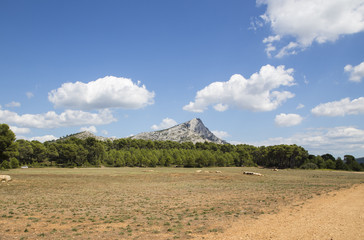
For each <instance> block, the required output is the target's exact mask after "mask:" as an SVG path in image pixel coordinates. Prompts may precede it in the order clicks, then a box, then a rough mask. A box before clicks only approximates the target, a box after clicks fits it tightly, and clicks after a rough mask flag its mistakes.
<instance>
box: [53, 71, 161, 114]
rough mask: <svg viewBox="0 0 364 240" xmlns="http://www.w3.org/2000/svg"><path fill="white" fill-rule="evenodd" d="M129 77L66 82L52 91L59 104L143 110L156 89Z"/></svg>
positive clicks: (90, 107) (83, 108)
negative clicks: (150, 89)
mask: <svg viewBox="0 0 364 240" xmlns="http://www.w3.org/2000/svg"><path fill="white" fill-rule="evenodd" d="M139 84H140V82H139V81H138V84H135V83H133V82H132V81H131V80H130V79H128V78H122V77H120V78H118V77H113V76H106V77H104V78H99V79H97V80H96V81H91V82H89V83H82V82H75V83H64V84H62V86H61V87H60V88H58V89H55V90H52V91H51V92H50V93H49V94H48V99H49V101H50V102H52V103H53V104H54V106H55V107H65V108H71V109H81V110H91V109H105V108H123V109H139V108H143V107H145V106H147V105H151V104H153V103H154V100H153V98H154V92H149V91H148V90H147V89H146V87H145V86H144V85H142V86H140V85H139Z"/></svg>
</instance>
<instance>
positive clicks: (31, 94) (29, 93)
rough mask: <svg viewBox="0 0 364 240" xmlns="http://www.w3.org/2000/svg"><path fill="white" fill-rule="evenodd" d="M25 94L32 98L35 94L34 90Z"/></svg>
mask: <svg viewBox="0 0 364 240" xmlns="http://www.w3.org/2000/svg"><path fill="white" fill-rule="evenodd" d="M25 95H26V96H27V98H29V99H30V98H32V97H34V94H33V93H32V92H26V93H25Z"/></svg>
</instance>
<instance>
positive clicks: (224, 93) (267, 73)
mask: <svg viewBox="0 0 364 240" xmlns="http://www.w3.org/2000/svg"><path fill="white" fill-rule="evenodd" d="M292 75H293V69H292V68H290V69H285V66H278V67H274V66H271V65H269V64H268V65H265V66H263V67H261V69H260V71H259V73H254V74H253V75H251V76H250V78H249V79H245V78H244V77H243V76H242V75H240V74H235V75H233V76H232V77H231V78H230V80H229V81H227V82H213V83H211V84H210V85H208V86H207V87H205V88H203V89H202V90H200V91H198V92H197V94H196V97H195V101H194V102H190V103H189V104H188V105H186V106H184V107H183V109H184V110H186V111H191V112H203V111H205V110H206V109H207V107H208V106H209V105H213V106H214V108H215V110H217V111H225V110H226V109H227V108H228V107H229V106H234V107H236V108H238V109H247V110H251V111H271V110H274V109H276V108H277V107H278V106H280V105H281V104H282V103H283V102H285V101H286V100H287V99H289V98H292V97H294V94H293V93H291V92H288V91H278V90H276V89H278V88H280V87H281V86H292V85H294V78H293V76H292Z"/></svg>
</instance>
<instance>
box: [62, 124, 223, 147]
mask: <svg viewBox="0 0 364 240" xmlns="http://www.w3.org/2000/svg"><path fill="white" fill-rule="evenodd" d="M71 137H75V138H79V139H83V140H84V139H87V138H89V137H92V138H95V139H97V140H100V141H107V140H111V141H113V140H116V139H118V138H108V137H101V136H96V135H95V134H94V133H92V132H89V131H83V132H79V133H74V134H71V135H68V136H66V137H62V138H59V139H57V140H56V141H65V140H67V139H68V138H71ZM127 138H131V139H143V140H152V141H174V142H179V143H183V142H193V143H197V142H202V143H203V142H213V143H218V144H226V143H227V142H226V141H224V140H222V139H220V138H218V137H216V136H215V135H214V134H213V133H212V132H211V131H210V130H209V129H208V128H207V127H206V126H205V125H204V124H203V122H202V121H201V119H199V118H194V119H192V120H190V121H187V122H184V123H180V124H177V125H175V126H173V127H170V128H167V129H162V130H157V131H153V132H142V133H139V134H136V135H134V136H131V137H127ZM120 139H122V138H120Z"/></svg>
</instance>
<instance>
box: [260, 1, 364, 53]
mask: <svg viewBox="0 0 364 240" xmlns="http://www.w3.org/2000/svg"><path fill="white" fill-rule="evenodd" d="M257 4H258V6H260V5H266V6H267V9H266V12H265V13H264V14H263V15H262V16H261V18H262V20H264V21H265V23H266V24H269V25H270V27H271V30H272V32H273V33H274V35H272V36H269V37H267V38H265V39H264V40H263V43H265V44H266V52H267V54H268V56H270V54H271V52H273V51H276V45H277V43H278V42H279V41H281V40H282V39H284V37H287V38H294V39H295V41H294V42H290V43H289V44H288V45H286V46H284V47H282V48H280V50H279V52H278V54H277V55H276V57H283V56H285V55H290V54H296V53H297V52H298V51H302V50H304V49H305V48H307V47H309V46H310V45H311V44H312V43H313V42H317V43H320V44H321V43H325V42H328V41H331V42H334V41H336V40H337V39H338V38H339V37H340V36H342V35H347V34H354V33H358V32H362V31H364V2H363V0H322V1H317V0H295V1H292V0H279V1H277V0H257ZM278 36H279V37H278ZM273 42H276V45H273Z"/></svg>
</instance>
